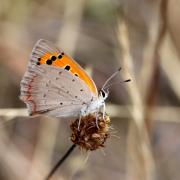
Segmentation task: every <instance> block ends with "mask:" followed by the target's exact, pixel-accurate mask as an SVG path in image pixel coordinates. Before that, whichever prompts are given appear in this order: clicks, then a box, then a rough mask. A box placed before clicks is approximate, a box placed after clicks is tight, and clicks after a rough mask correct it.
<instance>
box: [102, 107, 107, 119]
mask: <svg viewBox="0 0 180 180" xmlns="http://www.w3.org/2000/svg"><path fill="white" fill-rule="evenodd" d="M102 106H103V119H105V114H106V105H105V103H103V105H102Z"/></svg>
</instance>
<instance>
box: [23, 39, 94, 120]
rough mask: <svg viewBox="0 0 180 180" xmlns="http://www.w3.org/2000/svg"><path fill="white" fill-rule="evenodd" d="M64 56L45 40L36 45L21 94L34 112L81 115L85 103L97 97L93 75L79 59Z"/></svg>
mask: <svg viewBox="0 0 180 180" xmlns="http://www.w3.org/2000/svg"><path fill="white" fill-rule="evenodd" d="M63 56H65V54H64V53H62V52H61V51H60V50H59V49H58V48H56V47H54V46H53V45H51V44H50V43H49V42H47V41H45V40H40V41H39V42H38V43H37V44H36V45H35V47H34V49H33V52H32V55H31V59H30V63H29V66H28V70H27V71H26V73H25V75H24V77H23V79H22V81H21V96H20V98H21V99H22V100H23V101H24V102H25V103H26V104H27V107H28V110H29V113H30V114H31V115H33V114H38V113H48V114H50V115H52V116H57V117H62V116H66V117H68V116H78V114H79V113H80V110H81V108H82V107H83V106H84V105H85V104H88V103H89V102H90V101H92V99H96V98H97V94H96V91H97V89H96V86H95V85H94V83H93V81H92V80H91V78H90V77H89V76H88V75H87V74H86V73H85V71H84V70H83V69H82V68H81V67H80V66H79V65H78V64H77V63H76V62H75V61H73V60H71V59H70V58H68V57H66V56H65V57H63ZM63 58H64V61H63ZM67 59H68V60H67ZM47 61H48V63H47ZM67 62H68V64H67ZM69 66H70V67H69ZM78 72H79V73H78ZM81 76H85V79H83V78H81ZM86 79H89V81H87V82H88V83H89V82H91V81H92V83H91V86H89V84H88V83H86ZM90 87H91V88H90ZM92 87H93V88H94V89H95V91H93V90H92Z"/></svg>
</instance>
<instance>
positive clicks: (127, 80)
mask: <svg viewBox="0 0 180 180" xmlns="http://www.w3.org/2000/svg"><path fill="white" fill-rule="evenodd" d="M130 81H131V79H126V80H125V81H119V82H114V83H111V84H109V85H107V86H105V87H104V89H109V88H110V87H111V86H114V85H117V84H121V83H124V82H130Z"/></svg>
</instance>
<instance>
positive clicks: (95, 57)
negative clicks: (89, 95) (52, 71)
mask: <svg viewBox="0 0 180 180" xmlns="http://www.w3.org/2000/svg"><path fill="white" fill-rule="evenodd" d="M179 17H180V2H179V1H178V0H141V1H138V0H133V1H131V0H76V1H73V0H31V1H30V0H0V180H12V179H13V180H14V179H15V180H27V179H28V180H43V179H44V178H45V176H46V175H47V174H48V172H49V171H50V169H51V168H52V167H53V166H54V165H55V164H56V162H57V161H58V160H59V158H60V157H62V156H63V154H64V153H65V152H66V151H67V149H68V148H69V147H70V146H71V144H72V143H71V141H70V138H69V137H70V134H71V132H70V129H69V124H70V121H61V120H60V119H54V118H50V117H43V116H39V117H34V118H33V117H28V115H27V111H26V108H25V104H24V103H22V102H21V101H20V100H19V97H18V96H19V94H20V92H19V90H20V85H19V84H20V80H21V78H22V76H23V74H24V72H25V70H26V68H27V63H28V60H29V55H30V53H31V50H32V47H33V45H34V44H35V42H36V41H37V40H38V39H40V38H44V39H47V40H50V41H52V42H53V43H54V44H56V45H57V46H58V47H60V48H61V49H63V50H64V51H65V52H66V53H67V54H70V55H71V56H72V57H74V59H76V60H77V62H78V63H80V64H81V65H82V66H83V67H84V68H86V70H87V71H88V72H89V73H90V74H91V75H92V77H93V79H94V81H95V82H96V84H97V86H98V88H101V87H102V85H103V83H104V82H105V80H106V79H107V77H108V76H109V75H111V74H112V73H113V72H114V71H115V70H116V69H117V67H120V66H121V67H122V71H121V72H120V75H119V77H117V78H116V79H115V81H119V80H121V79H124V80H125V79H127V78H131V79H132V81H131V82H130V83H124V84H121V85H118V86H113V87H112V88H111V91H110V96H109V98H108V102H107V113H108V114H109V115H110V117H111V122H112V127H113V130H112V132H111V137H110V139H109V140H108V141H107V143H106V147H105V148H104V149H103V150H97V151H94V152H90V153H86V152H82V151H80V149H78V148H76V149H75V151H73V153H72V154H71V155H70V156H69V158H68V159H67V160H66V162H65V163H64V164H63V166H62V167H61V168H60V169H59V170H58V172H56V173H55V175H54V176H53V178H52V179H54V180H55V179H59V180H67V179H68V180H70V179H73V180H98V179H100V178H101V179H104V180H109V179H114V180H119V179H122V180H155V179H156V180H178V179H180V171H179V167H180V141H179V137H180V101H179V99H180V78H179V72H180V58H179V55H180V36H179V32H180V24H179Z"/></svg>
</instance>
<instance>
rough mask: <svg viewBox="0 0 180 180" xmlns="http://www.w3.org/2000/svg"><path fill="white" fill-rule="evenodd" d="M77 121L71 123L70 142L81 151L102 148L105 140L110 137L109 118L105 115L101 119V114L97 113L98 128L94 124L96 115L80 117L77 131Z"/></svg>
mask: <svg viewBox="0 0 180 180" xmlns="http://www.w3.org/2000/svg"><path fill="white" fill-rule="evenodd" d="M78 123H79V119H76V120H75V121H74V122H72V123H71V125H70V127H71V130H72V135H71V141H72V142H73V143H74V144H76V145H79V146H80V148H81V149H85V150H90V151H93V150H96V149H98V148H101V147H104V143H105V142H106V139H107V138H108V137H110V133H109V129H110V118H109V116H107V115H105V117H104V119H103V115H102V113H98V127H97V124H96V114H95V113H94V114H89V115H87V116H84V117H82V119H81V124H80V127H79V129H78Z"/></svg>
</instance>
